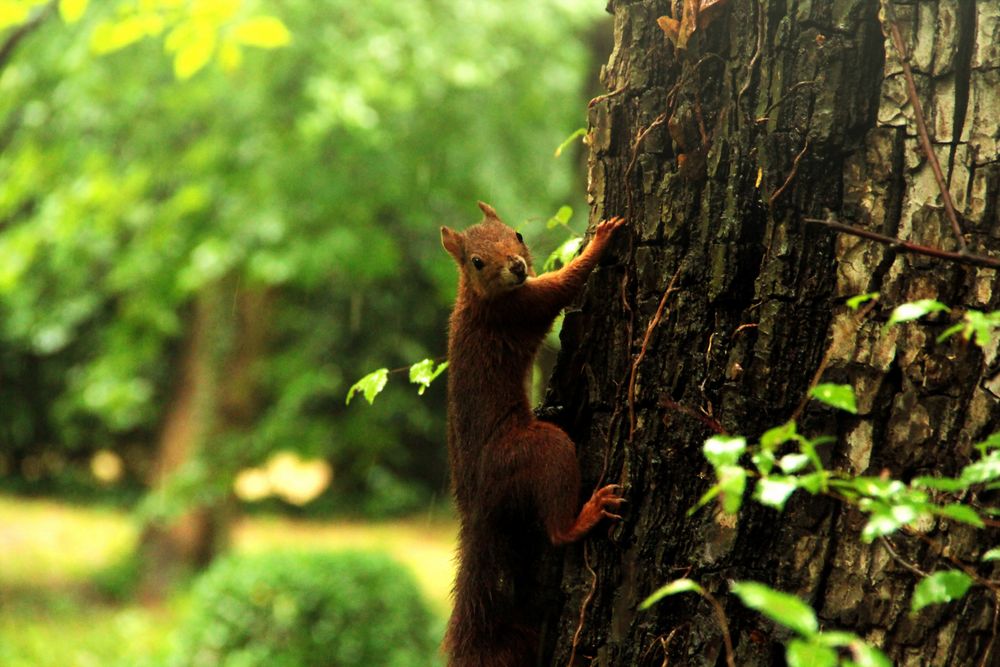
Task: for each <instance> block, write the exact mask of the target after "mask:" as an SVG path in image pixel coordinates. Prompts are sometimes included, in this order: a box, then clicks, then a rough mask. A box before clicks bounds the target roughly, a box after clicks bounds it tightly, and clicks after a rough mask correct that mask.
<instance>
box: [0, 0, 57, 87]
mask: <svg viewBox="0 0 1000 667" xmlns="http://www.w3.org/2000/svg"><path fill="white" fill-rule="evenodd" d="M55 8H56V3H55V2H50V3H49V4H47V5H45V7H43V8H42V10H41V11H40V12H38V13H37V14H35V15H34V16H33V17H32V18H31V19H29V20H28V21H26V22H24V23H22V24H21V25H20V26H19V27H18V28H17V29H16V30H14V32H12V33H11V34H10V36H8V37H7V39H6V40H5V41H4V43H3V45H0V71H2V70H3V69H4V68H5V67H7V63H8V61H10V59H11V57H12V56H13V55H14V51H15V49H17V46H18V44H20V43H21V40H23V39H24V38H25V37H27V36H28V35H30V34H31V33H32V32H34V31H35V30H36V29H37V28H38V26H40V25H42V23H44V22H45V20H46V19H47V18H49V16H51V15H52V13H53V12H54V11H55Z"/></svg>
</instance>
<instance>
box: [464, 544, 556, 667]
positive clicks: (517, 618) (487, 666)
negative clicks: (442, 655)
mask: <svg viewBox="0 0 1000 667" xmlns="http://www.w3.org/2000/svg"><path fill="white" fill-rule="evenodd" d="M462 537H463V539H462V544H463V546H462V557H461V559H460V562H459V566H458V574H457V576H456V578H455V608H454V610H453V611H452V614H451V620H450V621H449V622H448V632H447V634H446V635H445V640H444V648H445V651H446V652H447V653H448V665H449V667H532V666H533V665H534V664H535V655H536V652H537V647H538V633H537V632H535V631H534V630H532V629H531V628H529V627H527V626H526V625H524V624H523V622H524V618H523V615H522V614H521V612H520V610H518V609H517V604H516V600H515V595H514V584H515V582H514V581H513V579H514V573H513V572H512V571H511V568H509V567H506V565H507V564H506V563H503V562H502V561H503V560H504V559H502V558H501V559H498V558H497V556H499V555H500V554H496V553H490V552H489V551H488V550H486V549H484V548H482V547H483V546H484V543H483V542H479V544H476V541H474V540H473V541H471V542H472V543H471V544H469V541H466V540H465V539H464V538H465V536H462ZM487 539H489V538H487ZM466 545H469V546H473V548H467V546H466ZM476 547H478V548H476Z"/></svg>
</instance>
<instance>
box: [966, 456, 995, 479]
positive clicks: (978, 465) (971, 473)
mask: <svg viewBox="0 0 1000 667" xmlns="http://www.w3.org/2000/svg"><path fill="white" fill-rule="evenodd" d="M997 478H1000V452H995V451H994V452H991V453H990V455H989V456H987V457H986V458H984V459H982V460H981V461H976V462H975V463H970V464H969V465H967V466H965V467H964V468H962V475H961V480H962V481H963V482H965V483H966V484H983V483H985V482H992V481H993V480H995V479H997Z"/></svg>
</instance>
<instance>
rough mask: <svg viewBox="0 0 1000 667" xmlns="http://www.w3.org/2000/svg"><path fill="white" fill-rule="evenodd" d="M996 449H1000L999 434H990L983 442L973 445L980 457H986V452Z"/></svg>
mask: <svg viewBox="0 0 1000 667" xmlns="http://www.w3.org/2000/svg"><path fill="white" fill-rule="evenodd" d="M997 447H1000V433H991V434H990V435H988V436H986V439H985V440H983V441H982V442H977V443H976V444H975V448H976V449H978V450H979V455H980V456H986V452H987V451H988V450H990V449H996V448H997Z"/></svg>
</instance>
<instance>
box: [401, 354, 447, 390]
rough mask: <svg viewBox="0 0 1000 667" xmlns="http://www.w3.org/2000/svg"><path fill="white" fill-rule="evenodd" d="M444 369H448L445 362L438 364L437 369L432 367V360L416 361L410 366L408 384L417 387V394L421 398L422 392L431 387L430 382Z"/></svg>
mask: <svg viewBox="0 0 1000 667" xmlns="http://www.w3.org/2000/svg"><path fill="white" fill-rule="evenodd" d="M446 368H448V362H447V361H444V362H442V363H440V364H438V366H437V368H435V367H434V360H433V359H424V360H423V361H418V362H417V363H415V364H413V365H412V366H410V382H412V383H413V384H415V385H419V387H418V388H417V393H418V394H419V395H421V396H423V395H424V390H425V389H427V387H429V386H431V382H433V381H434V380H435V379H436V378H437V376H439V375H441V373H443V372H444V370H445V369H446Z"/></svg>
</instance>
